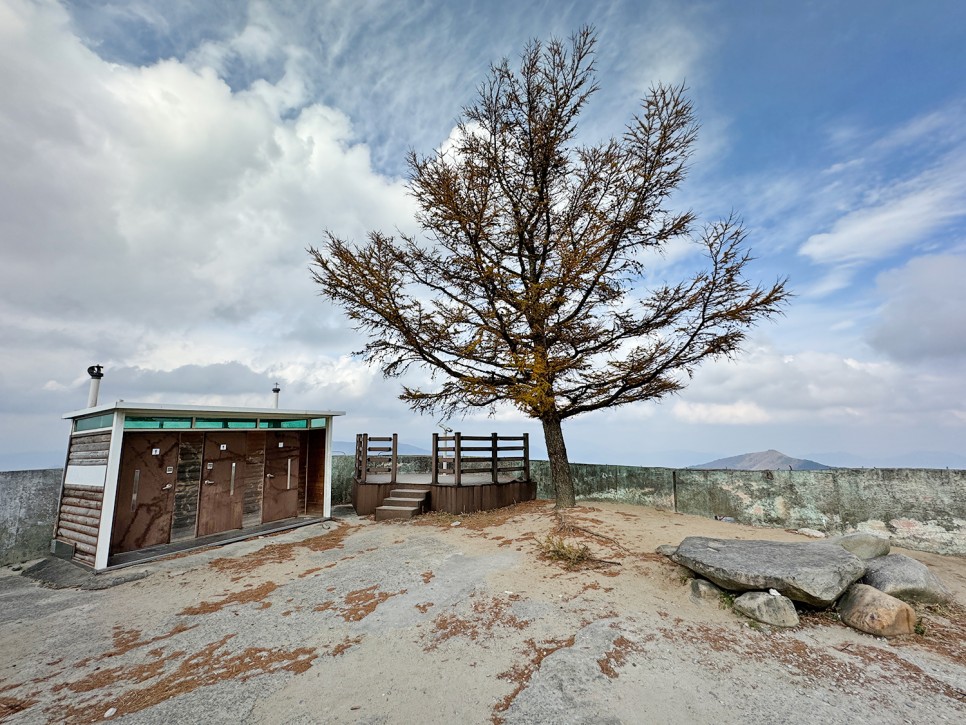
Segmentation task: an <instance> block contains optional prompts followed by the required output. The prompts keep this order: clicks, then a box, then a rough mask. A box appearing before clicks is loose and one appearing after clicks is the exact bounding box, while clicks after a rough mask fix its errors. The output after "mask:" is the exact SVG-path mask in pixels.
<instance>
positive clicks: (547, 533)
mask: <svg viewBox="0 0 966 725" xmlns="http://www.w3.org/2000/svg"><path fill="white" fill-rule="evenodd" d="M688 535H705V536H722V537H725V536H726V537H729V538H745V539H747V538H765V539H772V540H789V541H791V540H803V537H800V536H798V535H796V534H793V533H789V532H784V531H780V530H777V531H776V530H771V529H753V528H751V527H744V526H738V525H735V524H726V523H722V522H716V521H711V520H707V519H703V518H697V517H689V516H683V515H680V514H673V513H668V512H661V511H654V510H652V509H647V508H643V507H635V506H630V505H619V504H594V505H593V506H591V507H584V508H580V509H577V510H575V511H572V512H569V513H568V514H567V515H566V517H565V519H563V520H561V519H559V518H558V517H557V516H556V515H555V513H554V512H553V509H552V508H551V507H550V506H549V505H547V504H546V502H534V503H531V504H524V505H521V506H518V507H513V508H512V509H510V510H503V511H500V512H490V513H488V514H479V515H473V516H468V517H449V516H445V515H434V516H426V517H423V518H422V519H421V520H420V521H418V522H405V523H398V522H386V523H375V522H372V521H371V520H368V519H358V518H356V517H355V516H354V515H350V514H348V513H344V514H343V517H342V518H340V519H339V520H338V521H335V522H330V523H327V524H318V525H314V526H308V527H305V528H302V529H297V530H294V531H289V532H285V533H282V534H278V535H274V536H267V537H262V538H259V539H254V540H250V541H246V542H239V543H235V544H230V545H227V546H224V547H220V548H213V549H209V550H204V551H201V552H195V553H191V554H183V555H180V556H177V557H173V558H170V559H166V560H162V561H157V562H151V563H150V564H147V565H144V566H142V567H135V568H133V569H130V570H127V569H125V570H122V571H120V572H116V573H113V574H107V575H100V576H98V577H94V576H92V575H87V574H79V573H78V572H77V571H76V570H72V569H70V568H69V567H68V568H66V569H63V568H62V567H61V565H60V564H58V563H54V564H52V565H49V566H47V567H46V568H44V569H43V570H42V571H35V573H34V576H37V577H40V578H41V579H44V580H46V584H41V583H40V582H39V581H37V580H36V579H32V578H28V577H24V576H21V574H20V571H15V570H13V569H11V568H9V567H8V568H5V569H2V570H0V722H10V723H46V722H69V723H86V722H101V721H108V720H109V721H111V722H115V721H116V722H122V723H172V722H202V721H203V722H209V723H372V724H376V723H426V722H439V723H461V725H462V724H464V723H490V722H506V723H720V722H722V721H723V720H734V719H747V720H753V721H755V722H757V723H815V722H824V723H893V722H894V723H903V722H910V723H912V722H916V723H918V722H963V721H966V617H964V609H963V608H962V606H961V605H962V603H963V602H964V601H966V559H963V558H957V557H942V556H937V555H932V554H919V553H917V552H904V553H907V554H910V555H912V556H915V557H917V558H919V559H920V560H922V561H924V562H925V563H927V564H928V565H929V566H930V567H931V568H932V569H933V571H935V572H936V573H937V574H938V575H939V576H940V577H941V578H942V579H943V580H944V581H945V582H946V584H947V586H949V588H950V589H951V590H952V591H953V592H954V594H955V596H956V597H957V600H958V604H956V605H953V606H951V607H945V608H933V609H931V610H922V611H921V612H920V613H921V615H922V621H921V625H922V626H921V628H920V634H916V635H911V636H909V637H905V638H899V639H896V640H889V641H887V640H882V639H877V638H874V637H871V636H868V635H865V634H862V633H860V632H857V631H855V630H851V629H848V628H846V627H844V626H843V625H841V624H840V623H839V622H838V621H837V619H836V617H835V616H834V614H829V613H809V614H805V615H804V616H803V618H802V619H803V623H802V625H801V626H799V627H797V628H795V629H791V630H770V629H769V628H767V627H761V626H758V625H753V624H752V623H749V622H748V621H746V620H742V619H740V618H739V617H738V616H737V615H736V614H734V613H733V612H732V611H730V610H729V609H727V608H726V607H724V606H719V605H718V603H710V604H707V603H705V604H701V603H697V602H694V601H692V600H691V599H690V596H689V586H688V581H687V575H686V573H685V572H684V570H682V569H680V568H678V567H676V566H675V565H673V564H671V563H669V562H668V561H667V560H666V559H665V558H664V557H661V556H659V555H656V554H654V553H653V552H654V548H655V547H656V546H657V545H658V544H662V543H674V544H676V543H678V542H680V540H681V539H682V538H684V537H685V536H688ZM548 537H551V538H549V539H548ZM548 545H549V546H548ZM583 546H586V547H587V552H588V553H589V555H590V556H591V559H590V560H589V561H585V562H584V563H583V564H582V565H581V566H579V567H578V568H576V569H573V570H570V569H567V568H565V567H564V566H563V565H562V564H561V562H560V561H558V560H552V559H548V558H546V556H545V552H546V551H548V550H551V549H553V550H555V551H556V552H557V553H558V554H561V555H564V554H568V553H574V552H579V551H580V548H581V547H583ZM52 585H57V586H63V587H64V588H60V589H55V588H51V587H52Z"/></svg>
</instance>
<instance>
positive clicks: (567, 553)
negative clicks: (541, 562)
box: [537, 535, 591, 569]
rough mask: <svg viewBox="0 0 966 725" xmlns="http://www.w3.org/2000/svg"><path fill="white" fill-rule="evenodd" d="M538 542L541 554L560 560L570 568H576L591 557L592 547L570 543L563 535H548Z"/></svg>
mask: <svg viewBox="0 0 966 725" xmlns="http://www.w3.org/2000/svg"><path fill="white" fill-rule="evenodd" d="M537 544H538V546H539V547H540V553H541V554H543V555H544V556H545V557H547V558H548V559H552V560H553V561H559V562H560V563H561V564H563V565H564V566H565V567H567V568H568V569H573V568H576V567H578V566H580V565H581V564H584V563H586V562H587V561H589V560H590V559H591V556H590V549H588V548H587V546H586V545H585V544H581V545H580V546H577V545H576V544H568V543H567V542H566V541H564V538H563V537H562V536H552V535H547V538H545V539H544V540H543V541H538V542H537Z"/></svg>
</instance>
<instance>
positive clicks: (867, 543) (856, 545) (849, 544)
mask: <svg viewBox="0 0 966 725" xmlns="http://www.w3.org/2000/svg"><path fill="white" fill-rule="evenodd" d="M826 543H829V544H838V545H839V546H841V547H842V548H843V549H845V550H846V551H851V552H852V553H853V554H855V555H856V556H857V557H859V558H860V559H866V560H868V559H875V558H876V557H879V556H885V555H886V554H888V553H889V540H888V539H887V538H885V537H884V536H877V535H875V534H870V533H867V532H858V533H855V534H846V535H845V536H833V537H832V538H830V539H828V540H827V541H826Z"/></svg>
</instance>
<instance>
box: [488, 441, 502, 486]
mask: <svg viewBox="0 0 966 725" xmlns="http://www.w3.org/2000/svg"><path fill="white" fill-rule="evenodd" d="M490 438H491V439H492V442H491V443H490V445H491V446H493V450H492V451H491V452H490V458H491V463H490V466H491V467H492V474H493V479H492V480H493V483H499V475H500V474H499V470H500V456H499V450H500V438H499V436H497V434H496V433H493V434H492V435H491V436H490Z"/></svg>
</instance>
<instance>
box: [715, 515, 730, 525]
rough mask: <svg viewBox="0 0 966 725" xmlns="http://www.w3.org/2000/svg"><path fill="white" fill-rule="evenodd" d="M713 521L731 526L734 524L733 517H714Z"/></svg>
mask: <svg viewBox="0 0 966 725" xmlns="http://www.w3.org/2000/svg"><path fill="white" fill-rule="evenodd" d="M714 520H715V521H724V522H725V523H726V524H733V523H735V519H734V517H733V516H715V517H714Z"/></svg>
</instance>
